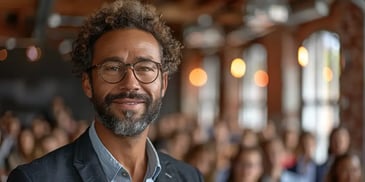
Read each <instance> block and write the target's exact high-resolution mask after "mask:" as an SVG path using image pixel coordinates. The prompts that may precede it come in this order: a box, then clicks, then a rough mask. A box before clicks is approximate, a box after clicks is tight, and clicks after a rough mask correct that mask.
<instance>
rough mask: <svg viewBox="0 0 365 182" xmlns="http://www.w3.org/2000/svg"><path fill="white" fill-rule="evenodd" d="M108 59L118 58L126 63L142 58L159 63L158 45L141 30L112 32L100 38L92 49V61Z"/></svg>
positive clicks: (149, 35) (131, 29)
mask: <svg viewBox="0 0 365 182" xmlns="http://www.w3.org/2000/svg"><path fill="white" fill-rule="evenodd" d="M108 57H120V58H121V59H122V60H126V61H127V60H129V59H132V58H135V57H144V58H148V59H151V60H153V61H156V62H160V57H161V51H160V45H159V43H158V41H157V40H156V39H155V37H154V36H153V35H152V34H151V33H149V32H145V31H143V30H139V29H134V28H128V29H117V30H112V31H109V32H106V33H104V34H103V35H102V36H100V37H99V38H98V39H97V40H96V42H95V44H94V47H93V59H94V60H93V61H96V62H100V60H103V59H105V58H108Z"/></svg>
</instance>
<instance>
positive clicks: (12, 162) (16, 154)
mask: <svg viewBox="0 0 365 182" xmlns="http://www.w3.org/2000/svg"><path fill="white" fill-rule="evenodd" d="M35 143H36V141H35V138H34V134H33V132H32V130H31V129H29V128H24V129H22V130H21V131H20V133H19V136H18V138H17V143H16V147H15V148H14V149H13V150H12V152H11V153H10V155H9V156H8V157H7V159H6V164H7V171H11V170H13V169H14V168H16V167H17V166H18V165H21V164H25V163H28V162H31V161H32V160H33V159H34V157H35V153H34V149H35Z"/></svg>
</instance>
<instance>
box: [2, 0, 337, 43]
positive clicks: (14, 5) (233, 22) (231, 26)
mask: <svg viewBox="0 0 365 182" xmlns="http://www.w3.org/2000/svg"><path fill="white" fill-rule="evenodd" d="M111 1H112V0H87V1H85V0H6V1H0V47H7V46H8V43H9V38H16V40H17V45H16V47H20V48H22V47H27V46H29V45H30V44H44V43H47V45H51V46H58V45H59V44H60V42H62V41H64V40H65V39H72V38H73V37H75V35H76V33H77V29H78V27H79V26H80V25H81V23H82V21H83V19H84V17H85V16H86V15H88V14H90V13H92V12H93V11H94V10H96V9H98V8H99V7H100V6H102V4H103V3H107V2H111ZM145 1H146V2H148V3H152V4H155V5H156V6H157V7H158V9H159V10H160V11H161V12H162V14H163V17H164V19H165V20H166V21H167V23H168V24H170V25H173V28H174V29H176V30H175V31H178V32H180V31H181V28H183V27H185V26H187V25H191V24H194V23H196V22H197V20H198V18H199V17H200V16H201V15H203V14H205V15H210V17H211V18H212V19H213V21H214V24H216V25H219V26H220V27H222V28H223V29H224V31H225V32H227V31H232V30H235V29H237V28H239V27H244V26H245V23H247V22H244V18H243V17H244V16H245V15H247V14H245V13H247V12H246V11H245V10H247V6H252V4H254V5H255V6H261V5H262V4H265V3H266V4H267V2H275V3H280V2H286V3H288V4H289V5H290V7H291V9H292V10H293V9H295V7H297V9H298V7H299V9H300V8H301V9H305V8H306V7H308V6H310V7H312V6H314V5H313V3H315V2H317V1H324V2H326V3H327V2H330V1H329V0H306V1H302V0H145ZM292 13H293V11H292ZM292 15H293V14H292ZM292 15H291V16H290V17H294V16H292ZM301 17H305V16H301ZM256 20H259V21H256ZM295 21H298V22H299V21H302V20H300V19H297V20H295ZM52 22H53V23H54V22H56V23H57V25H55V24H52ZM255 22H264V21H263V20H262V19H255ZM259 26H263V25H262V24H260V25H259ZM264 26H267V25H264ZM264 28H265V27H264Z"/></svg>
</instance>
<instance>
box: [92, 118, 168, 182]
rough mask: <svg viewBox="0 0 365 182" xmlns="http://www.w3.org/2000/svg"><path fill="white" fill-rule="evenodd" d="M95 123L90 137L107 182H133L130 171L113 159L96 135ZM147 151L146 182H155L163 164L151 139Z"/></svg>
mask: <svg viewBox="0 0 365 182" xmlns="http://www.w3.org/2000/svg"><path fill="white" fill-rule="evenodd" d="M94 122H95V121H94ZM94 122H92V124H91V126H90V129H89V137H90V140H91V144H92V146H93V148H94V149H95V152H96V154H97V156H98V158H99V161H100V163H101V167H102V169H103V170H104V173H105V175H106V178H107V181H109V182H117V181H126V182H130V181H132V179H131V177H130V175H129V173H128V171H127V170H126V169H125V168H124V167H123V166H122V164H120V163H119V162H118V161H117V160H116V159H115V158H114V157H113V155H112V154H111V153H110V152H109V151H108V149H107V148H105V146H104V145H103V143H101V141H100V139H99V137H98V135H97V134H96V130H95V126H94ZM146 150H147V157H148V162H147V171H146V175H145V179H144V181H146V182H154V181H155V180H156V179H157V176H158V175H159V173H160V171H161V164H160V160H159V158H158V155H157V152H156V149H155V148H154V147H153V145H152V143H151V141H150V140H149V139H147V143H146Z"/></svg>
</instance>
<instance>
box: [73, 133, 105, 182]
mask: <svg viewBox="0 0 365 182" xmlns="http://www.w3.org/2000/svg"><path fill="white" fill-rule="evenodd" d="M88 131H89V129H87V130H86V131H85V132H84V133H83V134H82V135H81V136H80V137H79V138H78V139H77V140H76V141H75V155H74V166H75V168H76V169H77V170H78V172H79V174H80V176H81V178H82V180H83V181H85V182H86V181H87V182H93V181H95V182H100V181H106V176H105V174H104V171H103V169H102V168H101V164H100V162H99V159H98V156H97V155H96V153H95V150H94V148H93V147H92V144H91V141H90V138H89V132H88Z"/></svg>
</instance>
